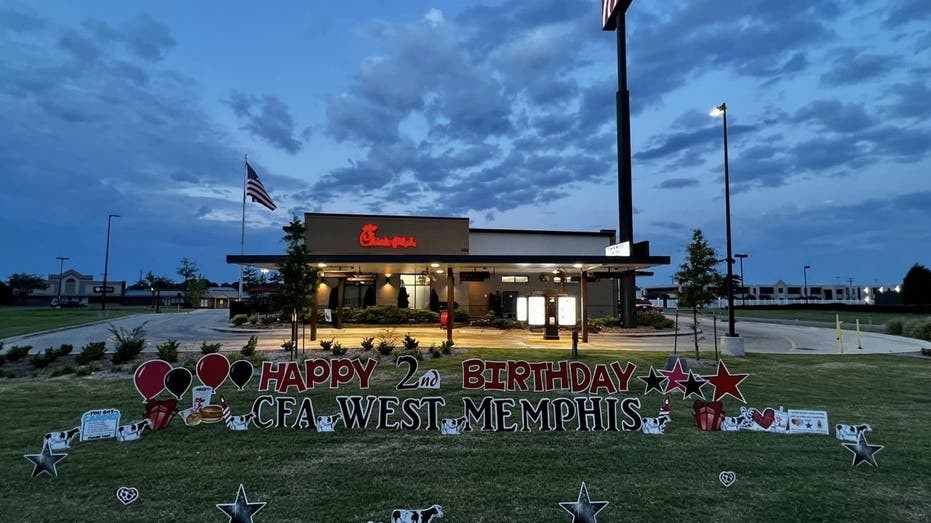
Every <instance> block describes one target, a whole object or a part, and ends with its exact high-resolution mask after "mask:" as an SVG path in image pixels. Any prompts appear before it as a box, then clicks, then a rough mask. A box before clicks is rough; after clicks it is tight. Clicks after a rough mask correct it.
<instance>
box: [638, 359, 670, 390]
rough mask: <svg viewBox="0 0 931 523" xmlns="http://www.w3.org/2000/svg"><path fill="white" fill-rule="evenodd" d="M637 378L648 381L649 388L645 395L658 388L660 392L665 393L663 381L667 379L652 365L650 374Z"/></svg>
mask: <svg viewBox="0 0 931 523" xmlns="http://www.w3.org/2000/svg"><path fill="white" fill-rule="evenodd" d="M637 379H638V380H640V381H642V382H644V383H646V384H647V388H646V390H645V391H643V395H644V396H646V395H647V394H649V393H650V391H653V390H656V391H659V393H660V394H662V393H663V382H664V381H666V378H665V377H663V376H662V375H660V374H657V373H656V370H655V369H654V368H653V366H652V365H650V374H649V375H647V376H637Z"/></svg>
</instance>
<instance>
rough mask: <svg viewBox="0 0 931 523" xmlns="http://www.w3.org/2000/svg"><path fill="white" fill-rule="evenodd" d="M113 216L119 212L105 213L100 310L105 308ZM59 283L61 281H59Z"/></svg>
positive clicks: (116, 215) (118, 216) (117, 215)
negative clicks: (104, 252)
mask: <svg viewBox="0 0 931 523" xmlns="http://www.w3.org/2000/svg"><path fill="white" fill-rule="evenodd" d="M113 218H120V215H119V214H109V215H107V253H106V255H105V256H104V259H103V286H102V287H101V288H100V291H101V297H100V310H101V311H106V310H107V271H108V270H109V268H110V222H111V221H112V220H113ZM59 285H61V282H59Z"/></svg>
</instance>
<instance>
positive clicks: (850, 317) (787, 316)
mask: <svg viewBox="0 0 931 523" xmlns="http://www.w3.org/2000/svg"><path fill="white" fill-rule="evenodd" d="M719 312H720V315H723V316H725V317H726V316H727V311H719ZM838 314H839V315H840V321H842V322H844V326H845V327H849V326H853V325H854V324H855V323H856V321H857V319H858V318H859V320H860V325H861V326H869V325H870V324H872V325H874V326H876V325H882V324H883V323H886V322H887V321H889V320H891V319H893V318H901V319H903V320H910V319H916V318H927V317H928V316H929V315H928V314H902V313H896V312H870V313H867V312H856V311H829V310H779V309H775V310H773V309H767V310H761V309H753V310H741V309H739V308H734V316H736V317H738V318H765V319H774V320H800V321H820V322H826V323H834V321H835V315H838Z"/></svg>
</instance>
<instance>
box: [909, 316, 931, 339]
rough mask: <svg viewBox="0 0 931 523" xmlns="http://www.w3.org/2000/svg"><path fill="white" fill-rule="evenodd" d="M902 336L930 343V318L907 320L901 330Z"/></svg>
mask: <svg viewBox="0 0 931 523" xmlns="http://www.w3.org/2000/svg"><path fill="white" fill-rule="evenodd" d="M902 334H903V335H905V336H908V337H909V338H917V339H919V340H927V341H931V318H922V319H917V320H909V321H908V322H906V323H905V326H904V327H903V328H902Z"/></svg>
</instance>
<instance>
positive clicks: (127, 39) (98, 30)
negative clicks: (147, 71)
mask: <svg viewBox="0 0 931 523" xmlns="http://www.w3.org/2000/svg"><path fill="white" fill-rule="evenodd" d="M81 26H82V27H83V28H84V29H85V30H87V31H88V32H89V33H90V34H92V35H93V36H94V37H95V38H96V39H97V40H98V41H99V42H101V43H105V42H119V43H122V44H123V45H125V46H126V49H127V50H128V51H129V52H130V53H132V54H133V55H135V56H136V57H138V58H142V59H143V60H145V61H149V62H158V61H161V60H163V59H164V58H165V56H166V55H167V54H168V52H169V51H170V50H171V49H173V48H174V47H175V45H176V44H177V42H175V39H174V37H172V36H171V31H170V30H169V29H168V26H167V25H165V24H163V23H161V22H159V21H158V20H155V19H154V18H152V17H151V16H149V15H148V14H140V15H137V16H135V17H133V18H130V19H128V20H126V21H124V22H122V23H121V24H120V25H119V26H117V27H114V26H111V25H110V24H108V23H106V22H104V21H102V20H97V19H87V20H84V21H82V22H81Z"/></svg>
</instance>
